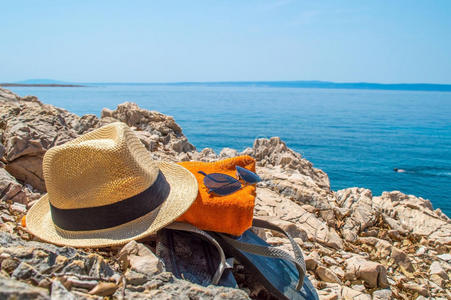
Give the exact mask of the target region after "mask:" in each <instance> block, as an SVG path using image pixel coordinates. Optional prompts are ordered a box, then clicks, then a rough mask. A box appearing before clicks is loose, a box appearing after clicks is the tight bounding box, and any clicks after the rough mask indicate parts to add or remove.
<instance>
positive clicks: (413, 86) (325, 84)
mask: <svg viewBox="0 0 451 300" xmlns="http://www.w3.org/2000/svg"><path fill="white" fill-rule="evenodd" d="M0 86H4V87H95V86H205V87H267V88H271V87H273V88H310V89H349V90H389V91H425V92H428V91H431V92H451V84H437V83H371V82H331V81H204V82H195V81H186V82H76V83H71V82H63V81H57V80H50V79H45V80H44V79H43V80H35V79H31V80H25V81H21V82H14V83H0Z"/></svg>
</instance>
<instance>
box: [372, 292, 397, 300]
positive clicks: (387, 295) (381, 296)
mask: <svg viewBox="0 0 451 300" xmlns="http://www.w3.org/2000/svg"><path fill="white" fill-rule="evenodd" d="M392 294H393V292H392V291H391V290H389V289H383V290H377V291H374V292H373V300H390V299H392Z"/></svg>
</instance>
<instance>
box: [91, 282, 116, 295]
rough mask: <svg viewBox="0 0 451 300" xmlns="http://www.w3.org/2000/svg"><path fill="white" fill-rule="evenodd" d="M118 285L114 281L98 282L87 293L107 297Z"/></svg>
mask: <svg viewBox="0 0 451 300" xmlns="http://www.w3.org/2000/svg"><path fill="white" fill-rule="evenodd" d="M118 287H119V286H118V285H117V284H116V283H114V282H100V283H99V284H98V285H96V286H95V287H94V288H93V289H92V290H90V291H89V294H91V295H97V296H102V297H107V296H111V295H113V294H114V292H116V290H117V289H118Z"/></svg>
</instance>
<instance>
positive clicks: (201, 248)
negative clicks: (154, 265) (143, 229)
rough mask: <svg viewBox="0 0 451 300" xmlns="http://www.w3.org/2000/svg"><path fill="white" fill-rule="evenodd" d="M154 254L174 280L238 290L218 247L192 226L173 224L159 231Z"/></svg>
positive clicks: (209, 237) (212, 239)
mask: <svg viewBox="0 0 451 300" xmlns="http://www.w3.org/2000/svg"><path fill="white" fill-rule="evenodd" d="M156 252H157V256H158V257H160V259H162V260H163V262H164V264H165V267H166V270H167V271H169V272H171V273H173V274H174V276H175V277H177V278H180V279H185V280H188V281H191V282H193V283H197V284H199V285H202V286H208V285H210V284H213V285H221V286H226V287H233V288H236V287H238V285H237V282H236V280H235V278H234V277H233V274H232V271H231V269H232V265H231V261H230V260H227V259H226V258H225V255H224V252H223V250H222V248H221V246H219V244H218V242H217V241H216V240H215V239H214V238H213V237H212V236H211V235H209V234H208V233H206V232H205V231H202V230H200V229H198V228H197V227H195V226H192V225H190V224H187V223H178V222H176V223H172V224H170V225H168V226H167V227H165V228H164V229H161V230H159V231H158V233H157V245H156ZM232 264H233V263H232Z"/></svg>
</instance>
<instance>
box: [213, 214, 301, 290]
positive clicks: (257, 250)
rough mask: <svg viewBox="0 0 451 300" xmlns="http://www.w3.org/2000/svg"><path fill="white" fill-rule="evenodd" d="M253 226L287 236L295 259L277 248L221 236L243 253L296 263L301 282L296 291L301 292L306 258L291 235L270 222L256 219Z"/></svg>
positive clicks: (299, 281)
mask: <svg viewBox="0 0 451 300" xmlns="http://www.w3.org/2000/svg"><path fill="white" fill-rule="evenodd" d="M252 226H254V227H260V228H266V229H270V230H275V231H278V232H280V233H283V234H285V235H286V236H287V237H288V239H289V241H290V243H291V246H292V248H293V252H294V255H295V257H294V258H293V257H292V256H291V255H290V254H289V253H288V252H286V251H284V250H281V249H278V248H275V247H271V246H260V245H255V244H249V243H245V242H242V241H239V240H236V239H233V238H230V237H229V236H227V235H224V234H221V237H222V238H224V239H225V240H226V241H227V242H228V243H229V244H230V245H231V246H233V247H235V248H236V249H239V250H241V251H245V252H248V253H252V254H257V255H261V256H266V257H271V258H281V259H285V260H288V261H291V262H292V263H294V265H295V266H296V269H297V270H298V275H299V280H298V283H297V285H296V289H297V290H300V289H301V288H302V285H303V282H304V277H305V273H306V268H305V262H304V256H303V255H302V251H301V249H300V248H299V246H298V244H297V243H296V241H295V240H294V239H293V238H292V237H291V235H290V234H289V233H288V232H286V231H285V230H283V229H282V228H280V227H279V226H277V225H274V224H272V223H270V222H268V221H265V220H261V219H255V218H254V220H253V222H252Z"/></svg>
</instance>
